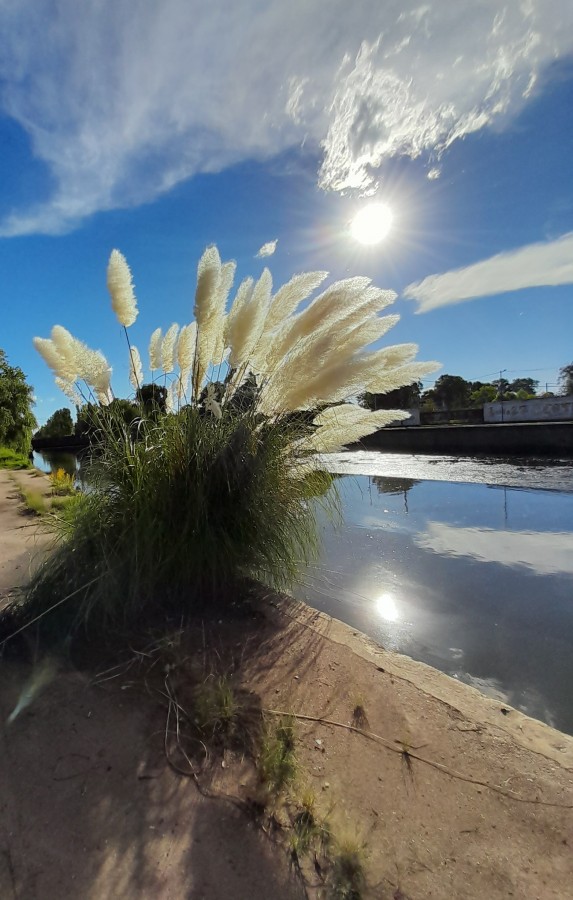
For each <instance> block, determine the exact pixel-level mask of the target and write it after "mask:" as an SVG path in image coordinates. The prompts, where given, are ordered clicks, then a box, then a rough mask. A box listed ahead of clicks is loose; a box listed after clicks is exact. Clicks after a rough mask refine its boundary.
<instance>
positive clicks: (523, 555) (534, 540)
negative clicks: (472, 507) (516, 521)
mask: <svg viewBox="0 0 573 900" xmlns="http://www.w3.org/2000/svg"><path fill="white" fill-rule="evenodd" d="M414 540H415V542H416V544H417V545H418V546H419V547H422V548H423V549H424V550H431V551H432V552H434V553H438V554H440V556H453V557H459V556H469V557H471V558H472V559H476V560H478V561H479V562H489V563H491V562H493V563H500V564H501V565H503V566H521V567H523V568H525V569H529V570H530V571H531V572H534V573H535V574H537V575H562V574H566V575H573V536H572V535H571V534H568V533H566V532H538V531H499V530H497V529H494V528H459V527H457V526H455V525H446V524H444V523H442V522H428V523H427V531H426V532H422V533H421V534H419V535H417V536H416V537H415V538H414Z"/></svg>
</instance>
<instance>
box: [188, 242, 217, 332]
mask: <svg viewBox="0 0 573 900" xmlns="http://www.w3.org/2000/svg"><path fill="white" fill-rule="evenodd" d="M220 277H221V257H220V256H219V251H218V250H217V248H216V247H215V246H211V247H207V249H206V250H205V252H204V253H203V256H202V257H201V259H200V260H199V265H198V266H197V288H196V291H195V305H194V307H193V313H194V315H195V320H196V322H197V327H198V328H201V327H202V326H203V325H204V324H205V323H206V322H208V320H209V319H210V318H211V317H212V315H213V313H214V311H215V308H216V304H217V299H218V292H217V289H218V287H219V279H220Z"/></svg>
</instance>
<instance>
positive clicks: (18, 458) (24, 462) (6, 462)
mask: <svg viewBox="0 0 573 900" xmlns="http://www.w3.org/2000/svg"><path fill="white" fill-rule="evenodd" d="M31 466H32V463H31V462H30V460H29V458H28V457H27V456H24V454H23V453H16V452H15V451H14V450H11V449H10V448H9V447H0V469H30V468H31Z"/></svg>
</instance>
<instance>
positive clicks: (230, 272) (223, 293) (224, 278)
mask: <svg viewBox="0 0 573 900" xmlns="http://www.w3.org/2000/svg"><path fill="white" fill-rule="evenodd" d="M236 268H237V264H236V263H234V262H228V263H225V264H224V265H223V266H222V267H221V277H220V279H219V287H218V297H217V307H216V310H215V314H214V316H213V317H212V319H211V320H210V322H211V324H210V328H212V335H211V340H212V342H213V350H212V352H211V362H212V363H213V365H214V366H219V365H221V363H222V361H223V357H224V355H225V338H226V335H227V317H226V316H225V307H226V305H227V299H228V297H229V291H230V290H231V287H232V285H233V280H234V278H235V269H236Z"/></svg>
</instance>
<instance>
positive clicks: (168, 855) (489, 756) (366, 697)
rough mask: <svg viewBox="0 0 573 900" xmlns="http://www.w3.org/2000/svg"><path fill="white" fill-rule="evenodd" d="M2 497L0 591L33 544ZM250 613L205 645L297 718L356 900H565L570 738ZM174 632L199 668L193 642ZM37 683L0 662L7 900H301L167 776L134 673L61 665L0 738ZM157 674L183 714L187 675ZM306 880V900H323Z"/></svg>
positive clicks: (346, 639) (0, 810)
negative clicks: (345, 854) (353, 861)
mask: <svg viewBox="0 0 573 900" xmlns="http://www.w3.org/2000/svg"><path fill="white" fill-rule="evenodd" d="M0 488H2V491H3V492H4V495H5V496H4V499H3V501H1V502H0V524H1V525H2V533H3V536H4V539H3V544H4V547H3V556H2V564H3V570H2V571H3V576H2V577H3V579H4V581H3V584H4V589H5V590H6V589H7V588H9V586H10V585H9V581H10V579H9V577H8V575H7V573H9V572H10V571H12V573H13V576H14V577H15V578H17V579H19V578H20V577H21V575H22V571H21V570H22V567H24V569H26V570H27V565H28V564H27V563H26V562H25V560H27V559H29V553H30V548H29V547H28V546H27V541H28V538H27V537H25V536H24V535H25V534H26V532H25V531H24V532H22V531H18V532H17V534H18V535H20V537H18V538H16V537H14V534H12V533H11V532H10V529H11V528H17V526H18V524H20V523H21V518H20V517H19V514H18V512H17V503H16V501H15V500H14V499H13V498H12V497H11V496H9V495H10V494H11V488H10V485H9V484H8V483H7V482H6V480H5V479H4V478H2V479H0ZM2 491H0V496H1V493H2ZM8 547H10V548H11V550H10V551H8V549H7V548H8ZM10 553H11V554H12V555H10ZM18 560H20V562H17V561H18ZM16 563H17V565H18V566H19V568H16ZM10 565H12V566H13V568H12V570H10ZM262 609H263V610H264V611H265V612H264V616H260V617H255V618H243V619H237V620H234V621H233V620H229V621H227V620H225V621H224V622H220V623H214V625H213V626H212V631H211V633H210V635H209V637H208V641H207V646H208V647H209V646H211V647H212V648H214V650H215V652H214V655H213V658H214V659H215V660H217V661H218V662H219V663H220V664H221V666H223V671H225V672H227V673H228V674H230V677H231V680H232V683H233V685H234V686H235V687H236V688H237V689H239V688H241V689H242V690H243V691H244V690H245V689H246V690H248V691H250V692H252V693H251V696H255V697H257V698H258V701H260V704H261V705H262V707H263V708H264V709H266V710H274V711H287V712H291V713H295V714H296V715H297V716H299V718H298V719H297V755H298V760H299V768H300V783H299V784H297V786H296V788H295V794H296V792H298V793H299V795H300V791H301V790H303V788H304V789H310V790H311V791H312V792H313V793H314V794H315V797H316V810H317V815H320V816H324V817H325V818H326V819H327V820H328V822H329V825H330V826H332V828H333V830H335V831H336V832H337V833H338V834H343V833H344V832H345V831H346V832H347V833H350V834H352V835H355V836H356V839H357V840H358V841H359V842H362V843H364V844H365V846H366V874H367V879H368V888H367V890H365V891H364V893H363V896H364V897H369V898H376V900H427V898H438V900H453V898H455V900H484V898H487V900H502V898H508V897H515V898H519V900H551V898H554V900H564V898H568V897H572V896H573V892H572V889H571V885H572V884H573V809H572V807H573V738H571V737H568V736H566V735H564V734H561V733H560V732H557V731H555V730H553V729H551V728H549V727H548V726H546V725H543V724H542V723H540V722H536V721H534V720H532V719H529V718H527V717H526V716H524V715H522V714H521V713H519V712H517V711H515V710H512V709H510V708H508V707H505V706H502V705H500V704H499V703H497V702H495V701H493V700H488V699H486V698H485V697H482V696H481V695H480V694H478V693H477V691H475V690H473V689H472V688H469V687H467V686H465V685H462V684H459V683H457V682H455V681H453V680H452V679H450V678H448V677H447V676H445V675H442V674H441V673H439V672H437V671H435V670H434V669H431V668H429V667H428V666H424V665H422V664H420V663H415V662H413V661H412V660H409V659H408V658H406V657H401V656H398V655H396V654H392V653H388V652H385V651H384V650H382V649H381V648H379V647H377V646H376V645H375V644H373V643H372V642H370V641H368V640H367V639H366V638H364V637H363V636H362V635H360V634H359V633H357V632H353V631H352V630H351V629H349V628H348V627H346V626H344V625H342V624H341V623H339V622H336V621H335V620H333V619H330V618H329V617H327V616H324V615H322V614H319V613H315V612H313V611H312V610H310V609H308V608H307V607H305V606H304V605H302V604H297V603H295V602H294V601H289V600H286V599H285V600H280V599H279V600H273V601H272V602H267V603H265V604H263V606H262ZM185 636H186V637H185V639H186V640H187V641H188V646H186V647H184V648H183V651H182V654H183V657H184V659H186V660H189V661H190V662H189V663H188V665H189V666H196V665H197V663H198V661H200V660H201V659H202V654H203V655H205V652H206V651H205V649H204V648H205V631H204V629H203V627H202V626H198V627H197V628H196V633H194V632H193V629H189V630H188V631H187V632H185ZM45 664H46V661H45V660H44V661H41V660H40V661H36V667H37V666H38V665H45ZM201 665H202V666H203V667H204V666H205V665H206V661H205V659H204V658H203V659H202V662H201ZM32 670H33V664H32V662H30V663H27V664H25V663H23V662H19V663H15V662H8V661H6V660H3V661H2V660H0V722H1V723H2V724H1V725H0V898H1V900H5V898H6V900H13V898H17V900H62V898H68V897H70V898H71V897H73V898H74V900H102V898H105V900H107V898H110V900H116V898H122V900H139V898H145V900H147V898H149V900H156V898H158V900H181V898H192V900H202V898H204V900H228V898H232V900H263V898H264V900H267V898H272V900H291V898H293V900H294V898H301V900H302V898H303V897H304V896H305V894H304V892H303V890H302V887H301V884H300V882H299V881H297V880H296V878H295V875H294V872H293V870H292V867H290V866H289V860H288V855H287V852H286V850H285V849H284V848H281V847H280V846H276V845H275V844H273V843H272V842H271V841H270V840H269V839H268V838H267V837H266V836H265V835H264V834H263V833H262V832H261V831H260V829H259V828H258V827H257V826H256V825H255V824H254V822H253V821H252V819H250V818H249V817H247V816H246V815H245V814H244V813H243V812H242V811H241V810H240V809H239V808H237V806H236V805H234V804H233V803H231V802H229V801H228V800H225V799H210V798H206V797H205V796H203V795H202V794H201V793H199V792H198V790H197V788H196V786H195V783H194V782H193V780H192V779H190V778H186V777H182V776H179V775H177V774H176V773H175V772H174V771H173V770H171V769H170V768H169V767H168V765H167V763H166V759H165V752H164V740H165V735H166V718H165V708H164V705H162V703H161V702H160V700H161V698H160V697H159V698H158V694H157V691H154V690H152V689H149V685H148V690H147V691H146V690H144V687H143V682H142V679H141V678H139V679H138V678H137V677H135V674H134V668H133V667H131V668H126V669H125V670H123V671H120V672H119V673H118V677H117V678H116V677H114V678H113V679H112V680H111V681H102V680H101V679H97V678H96V679H94V678H93V676H89V675H87V674H85V673H79V672H77V671H74V670H72V669H71V668H70V667H69V666H68V667H66V665H65V663H64V662H63V661H62V660H55V661H54V666H53V676H52V678H51V681H50V683H49V684H47V686H46V687H45V689H44V691H43V693H42V694H41V695H40V696H39V697H38V698H36V699H35V700H34V702H32V704H31V705H30V706H29V707H28V708H27V709H25V710H24V711H23V712H22V713H21V714H20V715H19V716H18V717H17V718H16V719H15V721H13V722H12V723H10V724H7V718H8V717H9V715H10V713H11V711H12V710H13V709H14V707H15V705H16V703H17V702H18V698H19V697H20V696H21V693H22V689H23V686H24V685H25V683H26V680H27V679H28V678H29V676H30V673H31V671H32ZM162 677H163V676H162ZM169 677H172V683H173V686H174V690H177V692H178V698H179V699H180V702H181V703H182V704H183V706H184V707H186V708H191V706H190V703H191V702H192V701H191V699H190V697H189V696H188V695H187V694H186V691H188V679H187V670H186V668H185V664H183V663H182V664H181V666H180V667H179V668H177V669H176V671H175V672H174V674H173V675H172V676H169ZM94 681H95V682H99V683H94ZM158 699H159V702H158ZM357 707H362V713H363V715H362V716H361V717H360V721H359V722H357V719H356V708H357ZM268 715H272V713H270V712H269V713H268ZM316 720H320V721H316ZM357 725H358V730H356V727H355V726H357ZM365 731H366V732H368V733H369V736H368V735H366V734H364V733H363V732H365ZM404 751H406V752H404ZM214 765H215V768H214V770H213V773H212V779H211V782H210V783H211V786H212V789H213V790H215V791H223V792H225V793H227V794H230V795H232V796H234V797H236V798H237V799H238V800H239V801H240V802H241V801H249V800H250V798H252V797H253V796H254V795H256V790H257V786H256V781H255V780H254V778H255V776H254V775H253V772H252V771H247V770H246V769H245V765H244V764H242V763H241V760H240V759H237V758H232V757H231V758H229V759H228V760H227V761H226V763H225V766H224V767H222V766H221V761H220V760H217V758H215V763H214ZM283 837H284V835H283ZM311 875H312V876H314V877H311V878H310V881H311V886H310V887H309V888H308V892H307V894H306V896H308V897H311V898H315V897H319V896H320V897H324V896H327V895H326V894H325V892H324V890H323V888H321V887H320V878H318V877H317V876H316V875H315V873H314V870H312V867H311Z"/></svg>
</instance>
